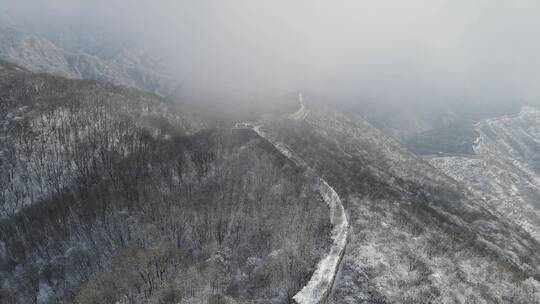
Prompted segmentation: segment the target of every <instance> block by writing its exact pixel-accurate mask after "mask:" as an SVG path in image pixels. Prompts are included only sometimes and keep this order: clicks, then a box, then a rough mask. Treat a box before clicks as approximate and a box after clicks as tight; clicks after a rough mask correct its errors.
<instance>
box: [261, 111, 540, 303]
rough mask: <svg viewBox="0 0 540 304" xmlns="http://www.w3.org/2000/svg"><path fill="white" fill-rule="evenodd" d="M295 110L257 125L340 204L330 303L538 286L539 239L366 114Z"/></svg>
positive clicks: (452, 298) (516, 292) (502, 293)
mask: <svg viewBox="0 0 540 304" xmlns="http://www.w3.org/2000/svg"><path fill="white" fill-rule="evenodd" d="M301 112H302V119H298V120H295V119H277V120H273V119H271V118H268V120H267V121H264V126H265V131H266V132H267V133H268V134H269V136H271V137H273V138H277V139H279V141H280V142H282V143H283V144H284V145H286V146H288V147H290V149H291V150H293V151H295V155H297V156H298V157H299V158H301V159H302V160H303V161H304V162H305V163H306V164H307V165H308V166H310V167H311V168H313V169H314V170H315V171H316V172H317V173H318V174H319V175H320V176H321V177H322V178H324V180H326V181H327V182H328V183H329V184H330V185H332V187H333V188H334V189H335V191H336V192H337V194H338V195H339V196H340V197H341V200H342V202H343V205H344V206H345V209H346V210H347V213H348V219H349V224H350V230H349V241H348V244H347V248H346V252H345V254H344V257H343V261H342V262H341V264H340V265H341V266H340V270H339V271H338V275H337V277H336V280H335V283H334V286H333V289H332V292H331V293H330V296H329V298H328V302H329V303H339V304H342V303H351V304H352V303H386V302H389V303H456V302H457V303H466V302H478V303H497V302H502V303H504V302H505V301H508V299H509V298H512V297H516V298H518V297H523V298H527V297H530V294H529V293H527V292H525V291H523V292H522V291H521V290H522V288H524V290H528V289H527V288H529V287H528V286H537V285H538V282H537V281H536V280H535V278H536V279H538V278H539V273H540V269H538V265H539V264H538V263H539V262H540V260H539V257H538V255H537V254H536V251H537V250H539V249H540V245H539V244H538V242H536V241H535V240H533V239H532V238H531V237H530V236H529V235H527V234H526V233H525V232H524V231H523V230H522V229H521V228H520V227H519V226H517V225H515V224H514V223H512V222H511V221H508V220H507V219H506V218H505V217H501V216H500V215H498V214H495V213H494V212H492V211H490V209H488V208H487V207H486V205H485V204H484V202H483V201H482V200H480V199H477V198H476V197H475V196H474V195H473V194H472V193H470V192H469V191H468V190H467V189H466V188H465V187H464V186H463V185H462V184H461V183H459V182H456V181H455V180H453V179H452V178H449V177H448V176H446V175H444V174H442V173H441V172H440V171H439V170H437V169H435V168H433V166H431V165H430V164H429V163H427V162H425V161H424V160H422V159H421V158H418V157H416V156H415V155H413V154H411V153H410V152H408V151H407V150H406V149H404V148H402V147H401V146H400V144H399V143H398V142H397V141H395V140H393V139H391V138H389V137H388V136H386V135H385V134H383V133H382V132H380V131H379V130H377V129H376V128H374V127H373V126H371V125H370V124H369V123H367V122H366V121H364V120H356V121H353V120H351V119H349V118H348V117H346V116H344V115H342V114H340V113H336V112H335V111H331V110H330V111H326V110H318V109H315V108H308V109H303V110H302V111H301ZM531 259H532V260H531ZM494 273H501V274H502V273H504V274H503V275H501V276H494V275H493V274H494ZM518 277H519V278H521V279H517V280H516V279H515V278H518ZM510 278H514V279H510ZM486 291H487V292H486ZM532 297H533V298H534V299H540V298H539V295H532ZM524 303H529V302H526V301H524Z"/></svg>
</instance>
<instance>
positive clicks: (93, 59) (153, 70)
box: [0, 26, 178, 95]
mask: <svg viewBox="0 0 540 304" xmlns="http://www.w3.org/2000/svg"><path fill="white" fill-rule="evenodd" d="M113 50H114V51H111V52H112V53H108V54H107V55H106V56H104V55H96V54H93V53H89V52H88V51H86V50H85V49H84V48H79V49H77V48H74V49H73V48H72V49H70V50H66V49H64V48H62V47H60V46H58V45H56V44H55V43H53V42H52V41H51V40H49V39H47V38H45V37H44V36H41V35H38V34H34V33H27V32H23V31H20V30H17V29H14V28H11V27H8V26H4V27H0V58H2V59H4V60H7V61H10V62H13V63H15V64H17V65H19V66H21V67H24V68H26V69H28V70H30V71H33V72H37V73H50V74H54V75H59V76H63V77H67V78H74V79H93V80H100V81H107V82H110V83H113V84H115V85H121V86H126V87H131V88H137V89H141V90H144V91H148V92H153V93H157V94H160V95H168V94H170V93H172V92H173V91H174V90H175V88H176V86H177V85H178V84H177V83H175V80H174V79H173V77H172V76H171V75H170V74H169V73H168V71H167V69H166V68H165V67H164V65H162V64H161V63H160V62H159V61H158V60H156V59H154V58H152V57H151V56H150V55H148V54H147V53H145V52H142V51H139V50H136V49H128V48H114V49H113Z"/></svg>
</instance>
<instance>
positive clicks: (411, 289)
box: [0, 46, 540, 304]
mask: <svg viewBox="0 0 540 304" xmlns="http://www.w3.org/2000/svg"><path fill="white" fill-rule="evenodd" d="M40 48H41V46H39V47H36V49H40ZM51 60H52V59H51ZM185 106H186V105H184V104H183V105H174V104H171V103H167V102H164V100H163V99H162V98H160V97H158V96H156V95H154V94H151V93H145V92H141V91H138V90H134V89H130V88H126V87H117V86H114V85H112V84H109V83H107V82H101V81H93V80H77V79H69V78H64V77H60V76H55V75H49V74H43V73H41V74H36V73H33V72H31V71H28V70H27V69H26V68H24V67H19V66H16V65H14V64H11V63H7V62H4V61H0V168H1V170H0V186H1V188H0V206H1V207H2V209H1V210H0V212H2V213H1V218H0V282H1V284H0V302H2V303H84V304H86V303H122V304H123V303H238V304H240V303H242V304H243V303H276V304H277V303H291V302H293V301H297V302H300V303H310V304H311V303H317V304H318V303H321V301H322V302H324V301H326V302H327V303H336V304H337V303H339V304H342V303H345V304H347V303H537V301H538V300H540V293H539V290H540V283H539V280H540V268H539V267H540V255H539V254H538V252H540V240H538V239H536V238H534V237H531V235H534V234H533V233H532V230H531V229H532V228H530V227H528V226H526V225H523V220H521V221H517V220H516V218H515V217H512V216H510V215H509V214H505V213H503V212H500V211H498V210H497V209H496V208H493V206H494V204H495V203H494V201H495V200H497V199H499V197H495V196H494V197H488V196H487V194H485V192H489V191H491V190H490V189H488V190H485V191H484V192H480V190H482V189H480V190H479V189H477V188H475V187H473V186H471V187H467V185H466V184H465V183H464V182H463V181H464V180H459V178H458V175H455V176H454V178H452V177H451V176H449V175H451V174H450V173H451V172H448V174H444V173H443V172H442V171H441V170H439V169H438V168H436V167H435V166H433V164H435V165H436V166H437V164H438V163H437V162H434V161H431V160H430V161H431V163H432V164H430V163H429V162H427V161H425V160H424V159H423V158H421V157H418V156H416V155H414V154H412V153H411V152H409V151H408V150H407V149H405V148H403V147H402V146H401V144H400V143H399V142H398V141H396V140H394V139H392V138H391V137H389V136H387V135H385V134H384V133H383V132H381V131H380V130H378V129H377V128H375V127H374V126H373V125H371V124H370V123H368V122H367V121H365V120H362V119H351V118H349V117H347V116H345V115H343V114H341V113H339V112H336V111H334V110H328V109H324V108H318V107H315V106H313V105H310V104H306V105H304V104H302V105H301V107H300V109H299V110H298V111H297V112H294V113H293V114H290V115H289V113H287V114H280V113H285V111H281V112H280V111H275V112H272V113H268V112H263V113H260V114H261V115H260V116H259V117H255V118H253V119H254V121H253V122H251V123H241V124H235V123H236V122H238V120H237V119H236V117H234V116H226V115H224V114H223V116H221V117H219V119H217V120H216V119H215V118H216V117H215V115H216V113H213V112H212V113H211V115H212V117H213V119H214V120H216V121H219V122H214V123H209V122H208V120H207V118H206V116H205V113H200V112H197V113H191V112H190V111H188V110H186V108H183V107H185ZM291 112H292V111H291ZM538 116H539V115H538V112H536V111H533V110H532V109H526V110H525V111H523V112H522V114H521V115H520V116H518V117H507V118H503V119H500V120H492V121H491V123H488V122H485V123H480V124H479V125H478V129H479V132H481V134H483V135H482V136H481V137H480V140H479V141H478V142H477V145H476V147H475V149H476V151H478V154H479V155H477V156H475V158H473V159H474V160H476V159H484V158H485V159H486V161H485V162H486V167H487V166H491V162H493V163H495V162H496V163H497V166H500V167H501V168H505V169H506V170H508V171H509V172H510V173H509V174H508V175H501V176H504V177H505V178H507V179H508V181H511V182H514V184H515V185H516V187H517V189H518V190H517V191H524V190H521V189H522V188H523V189H528V188H527V185H528V184H527V183H530V184H533V183H535V180H534V177H535V174H536V173H535V172H536V171H535V170H536V167H535V166H534V160H535V159H536V151H538V150H537V149H536V143H537V141H536V134H538V132H537V129H536V127H535V125H536V123H537V122H538ZM242 121H244V120H242ZM232 126H236V128H233V129H232V130H231V127H232ZM493 130H497V132H493ZM246 131H251V132H246ZM510 139H512V140H515V139H518V140H519V142H514V141H510ZM505 140H506V141H507V142H506V143H505V142H504V141H505ZM510 157H512V160H509V158H510ZM441 163H442V162H441ZM510 166H513V167H511V168H510ZM439 167H440V168H442V169H445V167H443V166H439ZM448 168H450V169H454V168H455V166H453V165H452V166H448ZM448 168H446V169H445V170H446V171H448V170H450V169H448ZM469 171H471V172H472V171H473V170H468V172H469ZM468 172H467V173H468ZM491 174H492V175H493V176H494V177H496V176H499V175H500V174H501V173H500V172H499V171H496V170H495V169H494V170H493V171H492V173H491ZM512 174H515V175H518V176H517V177H515V176H514V175H512ZM476 178H479V177H478V176H477V177H476ZM514 178H515V180H514ZM456 179H458V180H456ZM522 180H523V184H521V183H518V182H520V181H522ZM508 181H507V180H502V181H498V182H497V183H496V184H490V185H493V188H497V187H500V188H501V189H503V190H504V189H506V188H504V187H506V186H508V185H511V183H509V182H508ZM525 181H526V182H527V183H525ZM484 184H485V182H484ZM484 184H483V183H481V182H479V186H478V187H481V186H483V185H484ZM520 187H522V188H520ZM497 189H498V188H497ZM502 193H506V192H505V191H502ZM518 194H519V195H522V193H521V192H520V193H518ZM503 198H505V197H503ZM527 199H529V198H527ZM524 201H525V199H524ZM513 202H514V203H515V201H513ZM528 202H530V203H531V204H532V203H533V199H532V197H531V198H530V200H529V201H528ZM518 211H519V212H522V213H525V211H526V210H518ZM525 219H527V218H525ZM530 225H534V223H533V222H532V221H531V222H530ZM533 229H536V228H533Z"/></svg>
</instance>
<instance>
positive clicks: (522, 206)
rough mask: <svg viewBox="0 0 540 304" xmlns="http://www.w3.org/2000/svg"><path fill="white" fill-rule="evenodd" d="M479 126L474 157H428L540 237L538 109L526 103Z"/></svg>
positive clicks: (539, 138) (497, 209)
mask: <svg viewBox="0 0 540 304" xmlns="http://www.w3.org/2000/svg"><path fill="white" fill-rule="evenodd" d="M475 129H476V131H477V133H478V138H477V140H476V142H475V145H474V152H475V155H474V156H471V157H468V156H444V157H428V158H427V159H428V160H429V162H430V163H431V164H433V165H434V166H435V167H437V168H439V169H441V170H443V171H444V172H445V173H446V174H448V175H449V176H451V177H453V178H455V179H456V180H458V181H460V182H463V183H464V184H465V185H466V186H467V187H468V188H469V189H470V190H471V191H472V192H474V193H475V194H476V195H477V196H479V197H481V198H483V199H484V200H485V203H486V206H487V207H488V208H491V209H492V210H494V211H496V212H497V213H499V214H500V215H501V216H504V217H506V218H508V219H509V220H511V221H513V222H515V223H517V224H519V225H520V226H521V227H523V229H525V230H526V231H527V232H529V233H530V234H531V235H532V236H533V237H535V238H536V239H537V240H540V111H538V110H537V109H535V108H532V107H524V108H523V109H522V110H521V112H520V113H519V114H517V115H512V116H503V117H498V118H493V119H487V120H483V121H481V122H479V123H478V124H477V125H476V128H475Z"/></svg>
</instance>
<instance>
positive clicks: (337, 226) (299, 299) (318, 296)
mask: <svg viewBox="0 0 540 304" xmlns="http://www.w3.org/2000/svg"><path fill="white" fill-rule="evenodd" d="M305 115H306V113H305V107H304V103H303V101H302V100H301V99H300V109H299V110H298V111H297V112H295V113H294V114H292V115H291V116H290V118H291V119H300V118H302V117H305ZM244 125H246V126H248V127H249V128H251V129H252V130H253V131H255V132H256V133H257V135H259V136H260V137H262V138H264V139H265V140H267V141H268V142H270V143H271V144H272V145H273V146H274V147H275V148H276V150H277V151H279V152H280V153H281V154H282V155H283V156H285V157H286V158H287V159H289V160H290V161H292V162H293V163H294V164H295V165H296V166H297V167H298V168H300V169H302V170H305V171H306V174H307V175H308V176H310V177H311V178H312V179H314V181H315V184H316V186H315V188H316V189H317V191H318V192H319V193H320V195H321V197H322V199H323V200H324V202H325V203H326V204H327V205H328V207H329V217H330V223H331V224H332V235H331V237H332V246H331V247H330V250H329V252H328V253H327V254H326V255H325V256H324V257H323V258H322V259H321V261H319V263H318V264H317V268H316V269H315V272H314V273H313V275H312V276H311V279H310V280H309V282H308V283H307V284H306V285H305V286H304V287H303V288H302V289H301V290H300V291H299V292H298V293H297V294H296V295H295V296H294V297H293V299H294V300H295V301H296V303H298V304H322V303H325V302H326V299H327V297H328V295H329V294H330V292H331V290H332V287H333V283H334V280H335V277H336V274H337V271H338V269H339V264H340V262H341V259H342V257H343V253H344V252H345V246H346V245H347V235H348V229H349V222H348V220H347V215H346V214H345V209H344V208H343V204H342V203H341V199H340V197H339V195H338V194H337V193H336V191H335V190H334V188H332V187H331V186H330V185H329V184H328V183H327V182H326V181H325V180H324V179H323V178H321V177H320V176H318V174H317V173H316V172H315V171H314V170H313V169H312V168H310V167H309V166H308V165H307V164H306V162H305V161H304V160H302V159H301V158H300V157H298V156H297V155H296V154H295V153H294V152H293V151H292V150H291V149H290V148H289V147H287V146H286V145H285V144H283V143H281V142H279V141H277V140H275V139H273V138H272V137H270V136H269V135H268V134H266V132H264V131H263V130H262V128H261V126H254V127H251V124H244Z"/></svg>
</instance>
